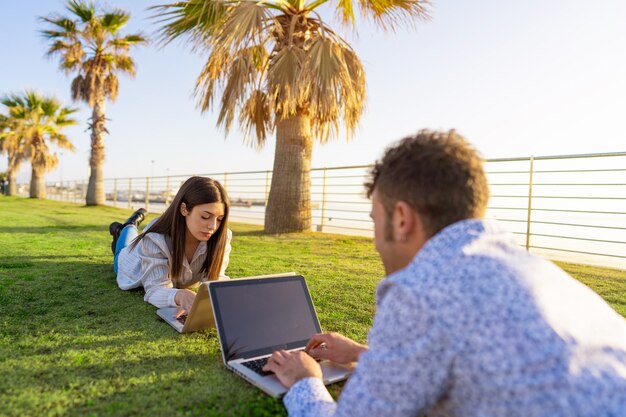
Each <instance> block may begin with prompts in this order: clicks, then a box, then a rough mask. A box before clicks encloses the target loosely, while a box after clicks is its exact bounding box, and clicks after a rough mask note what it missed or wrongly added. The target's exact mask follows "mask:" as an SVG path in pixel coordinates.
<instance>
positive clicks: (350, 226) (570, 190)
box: [47, 152, 626, 269]
mask: <svg viewBox="0 0 626 417" xmlns="http://www.w3.org/2000/svg"><path fill="white" fill-rule="evenodd" d="M370 167H371V166H370V165H359V166H345V167H332V168H316V169H312V170H311V203H312V210H311V215H312V220H313V227H314V229H315V230H317V231H321V232H332V233H344V234H352V235H364V236H372V235H373V231H372V230H373V229H372V228H373V225H372V221H371V219H370V218H369V212H370V201H369V200H368V199H367V198H366V197H365V194H364V188H363V183H364V181H365V179H366V177H367V172H368V170H369V169H370ZM485 167H486V172H487V176H488V179H489V183H490V187H491V199H490V204H489V209H488V212H487V217H488V218H494V219H498V220H499V221H500V222H502V223H503V224H505V225H506V226H507V227H508V228H509V230H511V232H512V233H513V234H514V235H515V236H516V237H517V238H518V240H519V243H520V245H522V246H524V247H526V248H527V249H528V250H530V251H533V252H538V253H542V254H544V255H546V256H548V257H550V258H552V259H557V260H565V261H573V262H578V263H588V264H597V265H604V266H611V267H617V268H623V269H626V152H619V153H605V154H586V155H558V156H541V157H523V158H500V159H490V160H487V161H486V164H485ZM201 175H205V176H210V177H212V178H214V179H216V180H218V181H220V182H222V184H223V185H224V186H225V187H226V188H227V189H228V192H229V195H230V197H231V203H232V208H231V219H232V220H234V221H241V222H247V223H256V224H263V220H264V213H265V205H266V203H267V198H268V195H269V188H270V184H271V177H272V172H271V171H245V172H223V173H210V174H201ZM189 176H190V175H188V174H185V175H171V176H154V177H133V178H111V179H106V180H105V191H106V195H107V203H108V204H110V205H112V206H115V207H124V208H136V207H140V206H142V207H145V208H147V209H148V210H149V211H151V212H157V213H158V212H162V211H163V210H164V209H165V208H166V207H167V206H168V205H169V203H170V201H171V199H172V197H173V196H174V195H175V194H176V192H177V191H178V189H179V187H180V185H181V184H182V183H183V182H184V181H185V180H186V179H187V178H188V177H189ZM86 184H87V181H64V182H63V183H55V184H51V185H49V186H48V188H47V194H48V198H51V199H57V200H64V201H74V202H79V203H80V202H83V201H84V198H85V191H86Z"/></svg>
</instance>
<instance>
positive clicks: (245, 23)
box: [211, 1, 271, 50]
mask: <svg viewBox="0 0 626 417" xmlns="http://www.w3.org/2000/svg"><path fill="white" fill-rule="evenodd" d="M270 17H271V15H270V13H269V12H268V10H267V9H266V8H265V7H264V6H263V5H262V3H257V2H253V1H250V2H245V1H244V2H240V3H238V4H237V5H235V6H233V7H232V8H230V9H229V11H228V14H226V16H225V18H224V21H223V22H221V23H220V24H219V25H218V26H217V30H216V32H215V34H214V36H213V37H212V42H211V44H212V45H213V46H215V47H219V48H227V49H233V50H239V49H241V48H245V47H247V46H249V45H250V44H257V43H261V42H262V39H263V38H264V37H265V28H266V26H267V24H268V21H269V20H270Z"/></svg>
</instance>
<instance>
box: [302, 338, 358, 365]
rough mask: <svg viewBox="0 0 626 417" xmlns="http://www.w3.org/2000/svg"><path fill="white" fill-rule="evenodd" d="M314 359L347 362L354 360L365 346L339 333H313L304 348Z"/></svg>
mask: <svg viewBox="0 0 626 417" xmlns="http://www.w3.org/2000/svg"><path fill="white" fill-rule="evenodd" d="M304 350H305V351H306V352H307V353H308V354H309V355H311V356H312V357H314V358H315V359H328V360H330V361H333V362H337V363H341V364H348V363H352V362H356V361H357V360H358V359H359V355H360V354H361V353H362V352H364V351H366V350H367V346H365V345H362V344H360V343H357V342H355V341H354V340H352V339H348V338H347V337H345V336H342V335H340V334H339V333H323V334H316V335H313V337H312V338H311V340H309V343H307V345H306V348H305V349H304Z"/></svg>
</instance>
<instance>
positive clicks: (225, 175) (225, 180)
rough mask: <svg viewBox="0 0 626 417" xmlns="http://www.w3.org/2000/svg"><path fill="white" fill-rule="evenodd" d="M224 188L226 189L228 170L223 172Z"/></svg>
mask: <svg viewBox="0 0 626 417" xmlns="http://www.w3.org/2000/svg"><path fill="white" fill-rule="evenodd" d="M224 189H225V190H226V191H228V172H225V173H224Z"/></svg>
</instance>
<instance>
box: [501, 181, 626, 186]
mask: <svg viewBox="0 0 626 417" xmlns="http://www.w3.org/2000/svg"><path fill="white" fill-rule="evenodd" d="M489 185H491V186H507V187H509V186H513V185H515V186H518V185H522V186H524V187H528V183H527V182H526V183H523V182H510V183H507V182H500V183H495V184H489ZM539 185H544V186H561V185H575V186H577V187H583V186H591V187H595V186H596V185H601V186H606V185H622V186H623V185H626V183H594V184H591V183H580V184H575V183H547V182H544V183H541V182H533V187H534V186H539Z"/></svg>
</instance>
